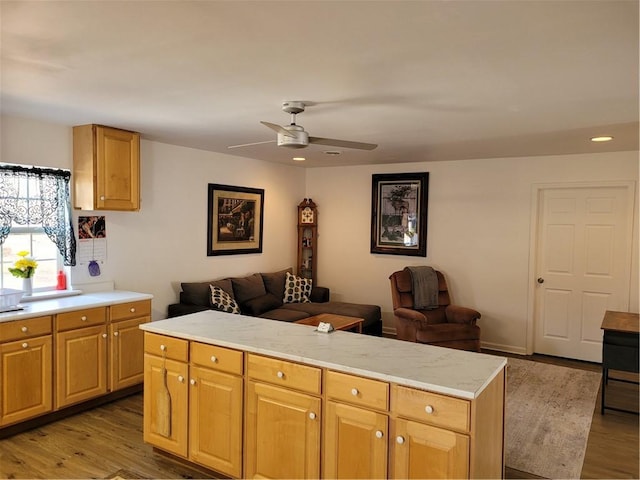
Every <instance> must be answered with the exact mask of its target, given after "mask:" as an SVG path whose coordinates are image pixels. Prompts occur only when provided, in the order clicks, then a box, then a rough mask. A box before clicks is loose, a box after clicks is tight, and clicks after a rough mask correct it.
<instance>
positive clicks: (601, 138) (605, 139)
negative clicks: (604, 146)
mask: <svg viewBox="0 0 640 480" xmlns="http://www.w3.org/2000/svg"><path fill="white" fill-rule="evenodd" d="M611 140H613V137H612V136H611V135H599V136H597V137H591V141H592V142H610V141H611Z"/></svg>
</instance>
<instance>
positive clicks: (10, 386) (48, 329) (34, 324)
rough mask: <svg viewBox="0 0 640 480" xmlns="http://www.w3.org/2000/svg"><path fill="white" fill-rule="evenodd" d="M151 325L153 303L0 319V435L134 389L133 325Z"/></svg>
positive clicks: (139, 359)
mask: <svg viewBox="0 0 640 480" xmlns="http://www.w3.org/2000/svg"><path fill="white" fill-rule="evenodd" d="M150 320H151V301H150V300H140V301H131V302H126V303H121V304H113V305H108V306H100V307H95V308H90V307H89V308H79V309H77V310H70V311H65V312H62V313H56V314H53V315H46V316H41V317H34V318H29V319H26V320H23V319H20V320H8V321H2V322H0V375H1V377H0V436H1V435H2V433H3V431H4V432H7V431H8V430H4V427H5V426H9V425H14V426H15V427H16V428H18V429H19V426H17V425H15V424H19V423H20V422H22V421H24V420H30V419H35V418H36V417H42V418H41V419H39V420H38V421H39V422H41V423H46V422H47V421H49V419H53V418H60V416H61V415H62V416H64V415H65V413H64V412H63V413H59V412H58V410H63V409H65V408H66V407H69V406H71V405H77V404H79V403H82V402H85V401H87V400H92V401H93V400H95V399H98V398H99V397H102V396H110V397H111V398H117V397H118V396H122V395H126V394H127V393H129V392H131V393H133V392H135V391H136V390H139V387H138V386H139V385H140V384H141V383H142V381H143V378H144V355H143V353H144V350H143V338H144V332H143V331H142V330H140V328H139V327H140V325H141V324H142V323H146V322H149V321H150ZM112 393H114V394H115V395H111V394H112ZM93 403H95V402H93ZM74 410H77V409H76V408H75V407H74ZM48 414H51V415H48ZM16 428H14V427H12V431H15V430H16Z"/></svg>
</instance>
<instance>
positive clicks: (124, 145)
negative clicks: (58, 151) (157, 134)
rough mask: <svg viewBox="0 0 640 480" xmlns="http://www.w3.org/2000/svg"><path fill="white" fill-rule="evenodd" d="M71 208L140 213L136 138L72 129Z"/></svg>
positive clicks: (120, 132) (127, 134)
mask: <svg viewBox="0 0 640 480" xmlns="http://www.w3.org/2000/svg"><path fill="white" fill-rule="evenodd" d="M73 185H74V196H73V198H74V208H76V209H80V210H122V211H135V210H139V209H140V135H139V134H138V133H135V132H129V131H126V130H119V129H117V128H110V127H103V126H101V125H80V126H77V127H73Z"/></svg>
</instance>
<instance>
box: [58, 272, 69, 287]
mask: <svg viewBox="0 0 640 480" xmlns="http://www.w3.org/2000/svg"><path fill="white" fill-rule="evenodd" d="M57 278H58V283H57V284H56V290H66V289H67V276H66V275H65V273H64V271H63V270H60V271H59V272H58V277H57Z"/></svg>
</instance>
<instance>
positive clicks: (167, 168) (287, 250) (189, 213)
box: [0, 116, 305, 320]
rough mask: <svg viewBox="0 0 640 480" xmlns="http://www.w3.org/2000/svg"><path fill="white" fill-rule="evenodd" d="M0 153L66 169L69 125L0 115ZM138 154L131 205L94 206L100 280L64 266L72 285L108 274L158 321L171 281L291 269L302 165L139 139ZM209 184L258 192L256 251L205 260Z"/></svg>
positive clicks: (173, 286) (171, 294)
mask: <svg viewBox="0 0 640 480" xmlns="http://www.w3.org/2000/svg"><path fill="white" fill-rule="evenodd" d="M0 152H1V153H2V157H0V161H3V162H7V163H19V164H28V165H39V166H47V167H56V168H68V169H71V168H72V132H71V127H70V126H61V125H54V124H51V123H44V122H37V121H33V120H27V119H23V118H16V117H7V116H5V117H2V145H1V149H0ZM140 155H141V164H142V165H141V199H142V200H141V209H140V211H139V212H110V211H108V212H95V214H99V215H104V216H105V217H106V226H107V261H106V263H105V264H104V265H101V275H100V276H99V277H91V276H89V274H88V270H87V266H86V265H78V266H76V267H74V268H72V269H71V277H70V282H71V284H72V285H86V284H87V283H91V282H94V283H96V282H103V281H109V280H111V281H113V282H115V287H116V288H117V289H121V290H134V291H139V292H146V293H151V294H153V295H154V300H153V318H154V319H155V320H157V319H161V318H165V317H166V312H167V305H169V304H170V303H175V302H176V301H177V299H178V292H179V291H180V282H183V281H204V280H211V279H215V278H222V277H226V276H242V275H245V274H247V273H253V272H260V271H263V272H268V271H275V270H280V269H283V268H287V267H290V266H295V262H296V235H297V233H296V219H297V208H296V207H297V205H298V203H300V201H301V200H302V199H303V198H304V196H305V195H304V190H305V177H304V176H305V172H304V170H303V169H302V168H300V167H293V166H292V167H289V166H286V165H274V164H269V163H266V162H261V161H257V160H252V159H247V158H240V157H233V156H230V155H223V154H215V153H211V152H205V151H201V150H194V149H189V148H184V147H177V146H172V145H166V144H161V143H157V142H150V141H146V140H142V141H141V152H140ZM209 183H219V184H225V185H237V186H243V187H252V188H263V189H264V190H265V196H264V219H265V221H264V239H263V254H262V255H261V254H244V255H224V256H216V257H208V256H207V248H206V245H207V243H206V237H207V186H208V184H209ZM80 214H82V215H91V214H94V213H93V212H79V211H74V217H75V218H76V219H77V216H78V215H80ZM74 225H75V228H76V235H77V222H76V223H75V224H74ZM88 286H90V285H88Z"/></svg>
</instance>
